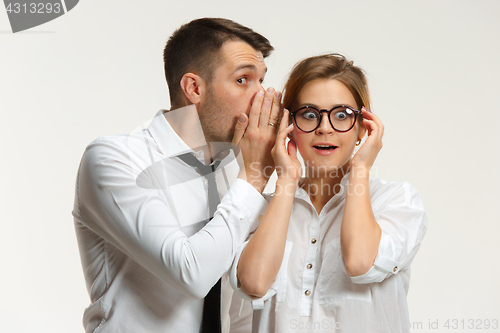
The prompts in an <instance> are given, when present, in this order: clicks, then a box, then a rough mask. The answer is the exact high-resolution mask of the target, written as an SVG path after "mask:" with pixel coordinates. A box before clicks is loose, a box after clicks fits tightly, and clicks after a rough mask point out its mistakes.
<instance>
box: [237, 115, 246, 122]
mask: <svg viewBox="0 0 500 333" xmlns="http://www.w3.org/2000/svg"><path fill="white" fill-rule="evenodd" d="M246 120H247V118H246V117H245V115H243V114H240V117H239V118H238V122H239V123H240V124H244V123H245V121H246Z"/></svg>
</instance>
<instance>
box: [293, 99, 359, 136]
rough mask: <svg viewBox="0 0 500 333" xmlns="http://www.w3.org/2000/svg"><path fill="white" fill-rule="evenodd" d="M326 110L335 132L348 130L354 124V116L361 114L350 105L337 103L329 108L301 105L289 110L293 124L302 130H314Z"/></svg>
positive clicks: (307, 131)
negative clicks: (295, 109)
mask: <svg viewBox="0 0 500 333" xmlns="http://www.w3.org/2000/svg"><path fill="white" fill-rule="evenodd" d="M324 112H326V113H327V115H328V119H329V120H330V125H332V127H333V129H334V130H335V131H337V132H348V131H349V130H351V129H352V128H353V127H354V124H356V118H357V117H358V115H360V116H361V111H358V110H355V109H353V108H351V107H350V106H346V105H339V106H336V107H334V108H333V109H331V110H327V109H322V110H318V108H316V107H314V106H308V105H306V106H303V107H301V108H300V109H298V110H297V111H294V112H291V113H290V116H292V117H293V120H294V121H295V125H296V126H297V128H298V129H299V130H301V131H302V132H306V133H309V132H312V131H315V130H316V129H317V128H318V127H319V126H320V124H321V119H322V114H323V113H324Z"/></svg>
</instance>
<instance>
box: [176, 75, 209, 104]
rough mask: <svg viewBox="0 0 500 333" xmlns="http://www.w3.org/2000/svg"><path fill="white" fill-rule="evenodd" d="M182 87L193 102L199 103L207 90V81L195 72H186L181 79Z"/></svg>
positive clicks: (187, 97) (185, 94)
mask: <svg viewBox="0 0 500 333" xmlns="http://www.w3.org/2000/svg"><path fill="white" fill-rule="evenodd" d="M181 89H182V92H183V93H184V96H185V98H186V99H187V100H189V101H190V102H191V103H192V104H198V103H200V101H201V96H202V94H203V93H204V91H205V82H204V81H203V79H202V78H201V77H200V76H199V75H198V74H195V73H186V74H184V75H183V76H182V79H181Z"/></svg>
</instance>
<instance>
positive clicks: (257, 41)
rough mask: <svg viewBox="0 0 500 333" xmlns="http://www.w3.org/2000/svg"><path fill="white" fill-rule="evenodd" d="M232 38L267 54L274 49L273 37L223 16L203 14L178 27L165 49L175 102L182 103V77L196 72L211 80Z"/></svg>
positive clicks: (167, 75)
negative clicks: (211, 16)
mask: <svg viewBox="0 0 500 333" xmlns="http://www.w3.org/2000/svg"><path fill="white" fill-rule="evenodd" d="M229 40H236V41H238V40H239V41H243V42H246V43H248V44H249V45H250V46H252V47H253V48H254V49H255V50H256V51H260V52H261V53H262V55H263V56H264V58H265V57H267V56H268V55H269V54H270V53H271V51H272V50H273V49H274V48H273V47H272V46H271V44H270V43H269V40H267V38H265V37H264V36H262V35H260V34H258V33H256V32H255V31H253V30H252V29H250V28H247V27H245V26H243V25H241V24H238V23H236V22H233V21H231V20H228V19H223V18H201V19H197V20H194V21H191V22H189V23H186V24H184V25H182V26H181V27H180V28H179V29H177V30H176V31H175V32H174V33H173V34H172V36H171V37H170V39H169V40H168V42H167V45H166V46H165V49H164V50H163V61H164V66H165V77H166V79H167V84H168V89H169V92H170V103H171V106H176V107H179V106H181V105H180V103H181V99H180V97H181V88H180V81H181V79H182V77H183V76H184V74H186V73H189V72H193V73H196V74H198V75H200V77H202V78H203V79H204V80H205V81H206V82H207V83H210V81H211V80H212V75H213V72H214V70H215V69H216V68H217V67H218V66H219V65H220V57H218V56H219V50H220V48H221V47H222V45H223V44H224V42H227V41H229Z"/></svg>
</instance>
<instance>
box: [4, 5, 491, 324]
mask: <svg viewBox="0 0 500 333" xmlns="http://www.w3.org/2000/svg"><path fill="white" fill-rule="evenodd" d="M499 13H500V1H494V0H490V1H486V0H474V1H472V0H470V1H463V0H462V1H458V0H457V1H444V0H438V1H411V2H410V1H350V2H348V1H297V2H294V1H277V2H271V1H247V2H242V3H241V5H238V4H237V3H236V2H234V1H211V2H208V1H194V0H192V1H186V2H167V1H164V2H159V1H154V2H153V1H141V2H139V1H118V0H107V1H90V0H87V1H81V2H80V3H79V4H78V5H77V6H76V7H75V8H74V9H73V10H72V11H71V12H69V13H68V14H66V15H64V16H62V17H59V18H58V19H56V20H53V21H51V22H48V23H46V24H44V25H41V26H39V27H36V28H33V29H31V30H28V31H26V32H22V33H18V34H12V33H11V32H10V26H9V23H8V19H7V14H6V13H5V11H4V10H3V9H2V10H0V112H1V122H0V124H1V127H2V129H1V131H0V133H1V134H0V135H1V138H0V147H1V148H0V149H1V152H2V159H1V161H2V163H1V164H0V184H1V191H0V214H1V215H0V216H1V221H2V222H1V223H2V224H1V226H2V231H1V233H0V256H1V262H2V271H1V272H2V274H1V275H0V282H1V284H0V285H1V287H0V288H1V289H0V290H1V295H2V296H1V299H2V301H1V302H0V327H2V331H4V330H5V331H6V332H7V331H10V332H11V331H16V332H37V333H42V332H61V333H63V332H64V333H67V332H83V328H82V324H81V318H82V313H83V310H84V308H85V307H86V306H87V305H88V303H89V300H88V296H87V293H86V290H85V284H84V280H83V275H82V270H81V265H80V260H79V254H78V248H77V244H76V238H75V234H74V229H73V221H72V217H71V210H72V205H73V196H74V182H75V175H76V171H77V168H78V164H79V160H80V158H81V154H82V152H83V150H84V148H85V146H86V145H87V144H88V143H89V142H90V141H92V140H93V139H94V138H96V137H98V136H101V135H107V134H117V133H127V132H130V131H132V130H133V129H135V128H136V127H137V126H138V125H140V124H141V123H143V122H144V121H147V120H148V119H150V118H151V117H153V116H154V114H155V113H156V112H157V110H159V109H161V108H168V107H169V99H168V90H167V86H166V83H165V80H164V77H163V68H162V57H161V55H162V50H163V46H164V43H165V42H166V40H167V38H168V37H169V35H170V34H171V33H172V32H173V31H174V29H175V28H177V27H178V26H179V25H181V24H182V23H185V22H188V21H190V20H191V19H194V18H198V17H203V16H216V17H227V18H230V19H233V20H235V21H237V22H240V23H242V24H245V25H248V26H250V27H252V28H253V29H255V30H256V31H258V32H260V33H262V34H264V35H265V36H266V37H268V38H269V39H270V41H271V42H272V43H273V45H274V46H275V47H276V51H275V52H274V54H273V55H272V56H271V57H270V58H269V59H268V60H267V65H268V67H269V72H268V74H267V77H266V80H265V82H264V85H265V86H273V87H276V88H282V86H283V83H284V79H285V77H286V75H287V73H288V72H289V70H290V68H291V66H292V65H293V64H294V63H295V62H297V61H298V60H299V59H301V58H304V57H307V56H312V55H317V54H319V53H323V52H329V51H334V52H341V53H344V54H345V55H347V56H348V57H350V58H351V59H353V60H354V62H355V64H357V65H359V66H361V67H362V68H364V69H365V70H366V72H367V74H368V78H369V84H370V87H371V92H372V98H373V111H374V112H375V113H376V114H377V115H379V116H380V118H381V119H382V121H383V122H384V124H385V126H386V132H385V137H384V148H383V150H382V152H381V153H380V155H379V158H378V160H377V162H376V166H375V169H374V174H375V176H377V177H380V178H384V179H388V180H397V181H402V180H406V181H408V182H410V183H412V184H413V185H414V186H415V187H416V188H417V189H418V190H419V192H420V194H421V195H422V197H423V199H424V202H425V205H426V209H427V213H428V218H429V229H428V232H427V235H426V237H425V239H424V242H423V244H422V247H421V249H420V252H419V254H418V255H417V257H416V259H415V261H414V263H413V266H412V268H413V270H412V281H411V285H410V291H409V295H408V299H409V307H410V313H411V321H412V323H416V324H415V325H416V326H415V327H416V328H417V329H415V330H414V331H416V332H424V331H425V332H427V331H429V332H435V331H437V330H436V329H429V328H428V327H429V322H432V323H435V322H436V320H438V325H439V328H440V330H439V331H448V330H446V329H444V328H443V325H444V323H445V321H446V320H447V319H457V320H459V321H461V320H465V326H466V327H467V325H469V324H470V322H468V320H469V319H474V320H484V319H490V320H491V319H497V320H500V312H499V309H500V307H499V305H498V302H497V300H498V299H499V298H500V282H498V281H499V275H500V274H499V273H500V269H499V265H498V262H499V258H500V245H499V243H500V242H499V240H498V235H499V232H500V227H499V226H498V223H499V222H500V213H499V209H498V206H499V202H500V200H499V199H500V196H499V194H498V186H499V185H500V182H499V176H498V169H499V168H498V166H499V157H500V156H499V149H498V147H497V144H496V142H497V137H498V136H497V135H496V133H495V132H496V131H497V126H498V123H499V121H500V113H499V112H500V110H499V107H498V105H499V104H500V94H499V90H500V89H499V88H500V76H499V74H500V62H499V59H500V43H499V41H500V21H499V20H498V14H499ZM418 323H422V326H418ZM450 324H451V322H450ZM478 324H479V321H475V322H474V326H472V327H476V328H477V326H478ZM459 325H460V327H461V325H462V323H460V322H459ZM499 325H500V323H499ZM433 327H435V324H434V326H433ZM483 328H484V325H483ZM474 330H475V329H471V330H468V329H465V330H462V329H455V330H453V329H450V330H449V331H453V332H462V331H464V332H470V331H474ZM498 330H500V328H499V329H498ZM490 331H491V329H490Z"/></svg>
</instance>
